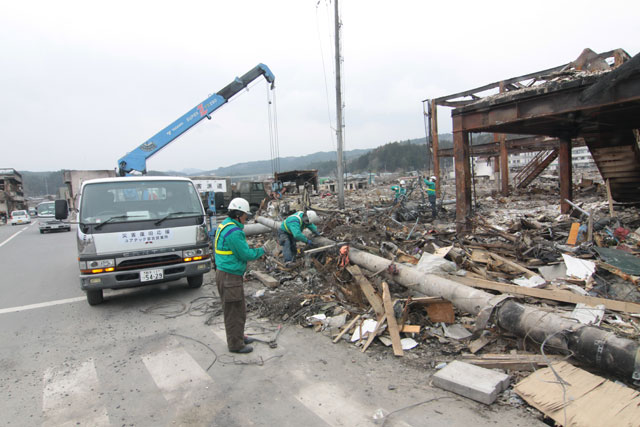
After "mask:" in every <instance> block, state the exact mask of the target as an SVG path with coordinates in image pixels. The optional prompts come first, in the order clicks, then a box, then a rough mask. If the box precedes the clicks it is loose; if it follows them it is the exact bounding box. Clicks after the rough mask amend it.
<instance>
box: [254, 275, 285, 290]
mask: <svg viewBox="0 0 640 427" xmlns="http://www.w3.org/2000/svg"><path fill="white" fill-rule="evenodd" d="M251 274H252V275H253V276H254V277H255V278H256V279H258V280H259V281H261V282H262V284H263V285H265V286H266V287H268V288H277V287H278V285H279V284H280V282H279V281H278V280H277V279H275V278H273V277H271V276H270V275H268V274H267V273H263V272H261V271H252V272H251Z"/></svg>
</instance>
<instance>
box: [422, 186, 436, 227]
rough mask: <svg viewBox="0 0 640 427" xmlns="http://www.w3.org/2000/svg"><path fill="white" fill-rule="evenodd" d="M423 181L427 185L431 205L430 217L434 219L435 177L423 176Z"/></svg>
mask: <svg viewBox="0 0 640 427" xmlns="http://www.w3.org/2000/svg"><path fill="white" fill-rule="evenodd" d="M424 183H425V185H426V186H427V196H428V197H429V204H430V205H431V217H432V219H436V217H437V216H438V211H437V209H436V177H435V176H432V177H431V178H429V179H427V178H425V179H424Z"/></svg>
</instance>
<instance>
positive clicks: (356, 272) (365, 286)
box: [347, 265, 384, 316]
mask: <svg viewBox="0 0 640 427" xmlns="http://www.w3.org/2000/svg"><path fill="white" fill-rule="evenodd" d="M347 271H348V272H349V273H350V274H351V276H352V277H353V279H354V280H355V281H356V283H357V284H358V285H359V286H360V289H362V293H363V294H364V296H365V297H366V298H367V301H369V304H370V305H371V307H373V310H374V311H375V312H376V315H377V316H381V315H383V314H384V307H383V306H382V299H381V298H380V296H379V295H378V294H377V293H376V291H375V289H373V285H371V282H369V280H367V278H366V277H365V276H364V274H362V270H360V267H358V266H357V265H350V266H348V267H347Z"/></svg>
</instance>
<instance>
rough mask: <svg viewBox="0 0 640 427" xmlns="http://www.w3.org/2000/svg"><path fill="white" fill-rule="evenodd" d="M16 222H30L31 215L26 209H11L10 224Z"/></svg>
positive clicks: (16, 223)
mask: <svg viewBox="0 0 640 427" xmlns="http://www.w3.org/2000/svg"><path fill="white" fill-rule="evenodd" d="M18 224H31V217H30V216H29V214H28V213H27V211H13V212H11V225H18Z"/></svg>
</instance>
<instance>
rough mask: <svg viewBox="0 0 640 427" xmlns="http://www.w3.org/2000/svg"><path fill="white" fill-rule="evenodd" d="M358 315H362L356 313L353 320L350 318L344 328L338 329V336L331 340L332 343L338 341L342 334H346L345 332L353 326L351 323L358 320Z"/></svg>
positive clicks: (353, 323)
mask: <svg viewBox="0 0 640 427" xmlns="http://www.w3.org/2000/svg"><path fill="white" fill-rule="evenodd" d="M360 317H362V315H360V314H358V315H357V316H356V317H354V318H353V320H351V322H349V324H348V325H347V326H345V327H344V329H343V330H342V331H340V333H339V334H338V336H337V337H335V338H334V340H333V342H334V344H335V343H337V342H338V341H340V338H342V336H343V335H344V334H346V333H347V332H349V331H350V330H351V328H353V325H355V324H356V322H357V321H358V320H360Z"/></svg>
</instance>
